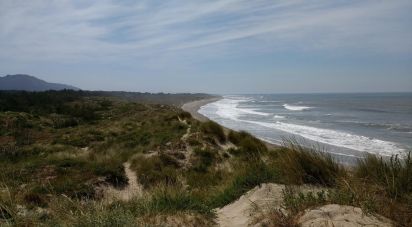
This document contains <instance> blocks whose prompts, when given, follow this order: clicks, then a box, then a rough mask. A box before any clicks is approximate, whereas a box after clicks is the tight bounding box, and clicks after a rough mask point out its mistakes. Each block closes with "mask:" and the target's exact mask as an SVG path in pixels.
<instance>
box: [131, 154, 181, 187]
mask: <svg viewBox="0 0 412 227" xmlns="http://www.w3.org/2000/svg"><path fill="white" fill-rule="evenodd" d="M132 168H133V169H134V170H135V171H136V173H137V174H138V179H139V182H140V183H141V184H142V185H143V186H144V187H145V188H149V187H152V186H155V185H158V184H161V183H164V184H169V185H174V184H177V183H178V175H177V171H176V164H175V162H174V161H172V159H171V158H170V157H166V156H163V157H162V158H161V157H160V156H153V157H149V158H145V157H138V158H135V159H134V160H133V161H132Z"/></svg>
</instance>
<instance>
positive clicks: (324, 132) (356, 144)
mask: <svg viewBox="0 0 412 227" xmlns="http://www.w3.org/2000/svg"><path fill="white" fill-rule="evenodd" d="M245 122H248V123H253V124H257V125H261V126H264V127H268V128H273V129H277V130H281V131H284V132H288V133H291V134H295V135H299V136H302V137H304V138H307V139H310V140H313V141H316V142H320V143H324V144H329V145H333V146H337V147H344V148H348V149H352V150H357V151H363V152H368V153H372V154H380V155H384V156H391V155H393V154H402V153H403V152H404V149H402V148H400V147H398V145H397V144H396V143H393V142H389V141H383V140H379V139H375V138H369V137H365V136H360V135H354V134H350V133H347V132H343V131H337V130H331V129H323V128H316V127H311V126H305V125H297V124H290V123H283V122H279V121H278V122H276V123H267V122H259V121H245Z"/></svg>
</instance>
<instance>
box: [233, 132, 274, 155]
mask: <svg viewBox="0 0 412 227" xmlns="http://www.w3.org/2000/svg"><path fill="white" fill-rule="evenodd" d="M228 139H229V141H231V142H232V143H233V144H235V145H236V146H238V148H237V149H231V150H230V151H229V152H230V153H231V154H233V155H240V156H247V157H250V156H260V155H262V154H264V153H266V152H267V151H268V149H267V147H266V145H265V144H264V143H263V142H262V141H260V140H259V139H257V138H256V137H254V136H252V135H250V134H249V133H247V132H244V131H241V132H236V131H230V132H229V136H228Z"/></svg>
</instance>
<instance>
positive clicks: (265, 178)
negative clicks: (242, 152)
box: [209, 159, 279, 207]
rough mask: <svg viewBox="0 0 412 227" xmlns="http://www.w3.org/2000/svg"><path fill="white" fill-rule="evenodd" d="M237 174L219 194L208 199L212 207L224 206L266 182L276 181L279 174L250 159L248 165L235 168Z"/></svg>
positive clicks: (260, 162) (259, 161) (269, 167)
mask: <svg viewBox="0 0 412 227" xmlns="http://www.w3.org/2000/svg"><path fill="white" fill-rule="evenodd" d="M236 169H238V170H237V173H236V175H235V176H234V178H233V180H232V181H231V182H230V183H229V184H228V186H227V187H225V188H224V189H223V190H222V191H221V192H219V193H217V194H215V195H212V196H211V198H209V200H210V201H209V204H210V205H211V206H212V207H222V206H225V205H227V204H229V203H231V202H233V201H234V200H236V199H237V198H239V197H240V196H241V195H243V194H244V193H246V192H247V191H249V190H250V189H252V188H254V187H256V186H258V185H260V184H262V183H267V182H273V181H277V180H278V178H279V173H278V172H277V171H276V169H274V168H271V166H268V165H266V164H265V163H264V162H263V161H262V160H260V159H258V160H253V159H251V160H250V161H249V162H248V163H246V164H243V165H241V166H237V167H236Z"/></svg>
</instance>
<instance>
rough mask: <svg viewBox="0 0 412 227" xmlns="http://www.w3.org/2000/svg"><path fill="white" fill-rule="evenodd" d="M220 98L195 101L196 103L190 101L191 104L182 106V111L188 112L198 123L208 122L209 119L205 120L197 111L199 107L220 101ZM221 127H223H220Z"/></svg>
mask: <svg viewBox="0 0 412 227" xmlns="http://www.w3.org/2000/svg"><path fill="white" fill-rule="evenodd" d="M221 99H222V97H215V98H207V99H201V100H197V101H192V102H187V103H185V104H183V105H182V107H181V108H182V109H183V110H184V111H186V112H189V113H190V114H191V115H192V117H193V118H194V119H196V120H198V121H201V122H205V121H208V120H209V118H207V117H206V116H204V115H202V114H200V113H199V112H198V111H199V109H200V107H202V106H204V105H206V104H208V103H211V102H216V101H219V100H221ZM222 127H223V126H222Z"/></svg>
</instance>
